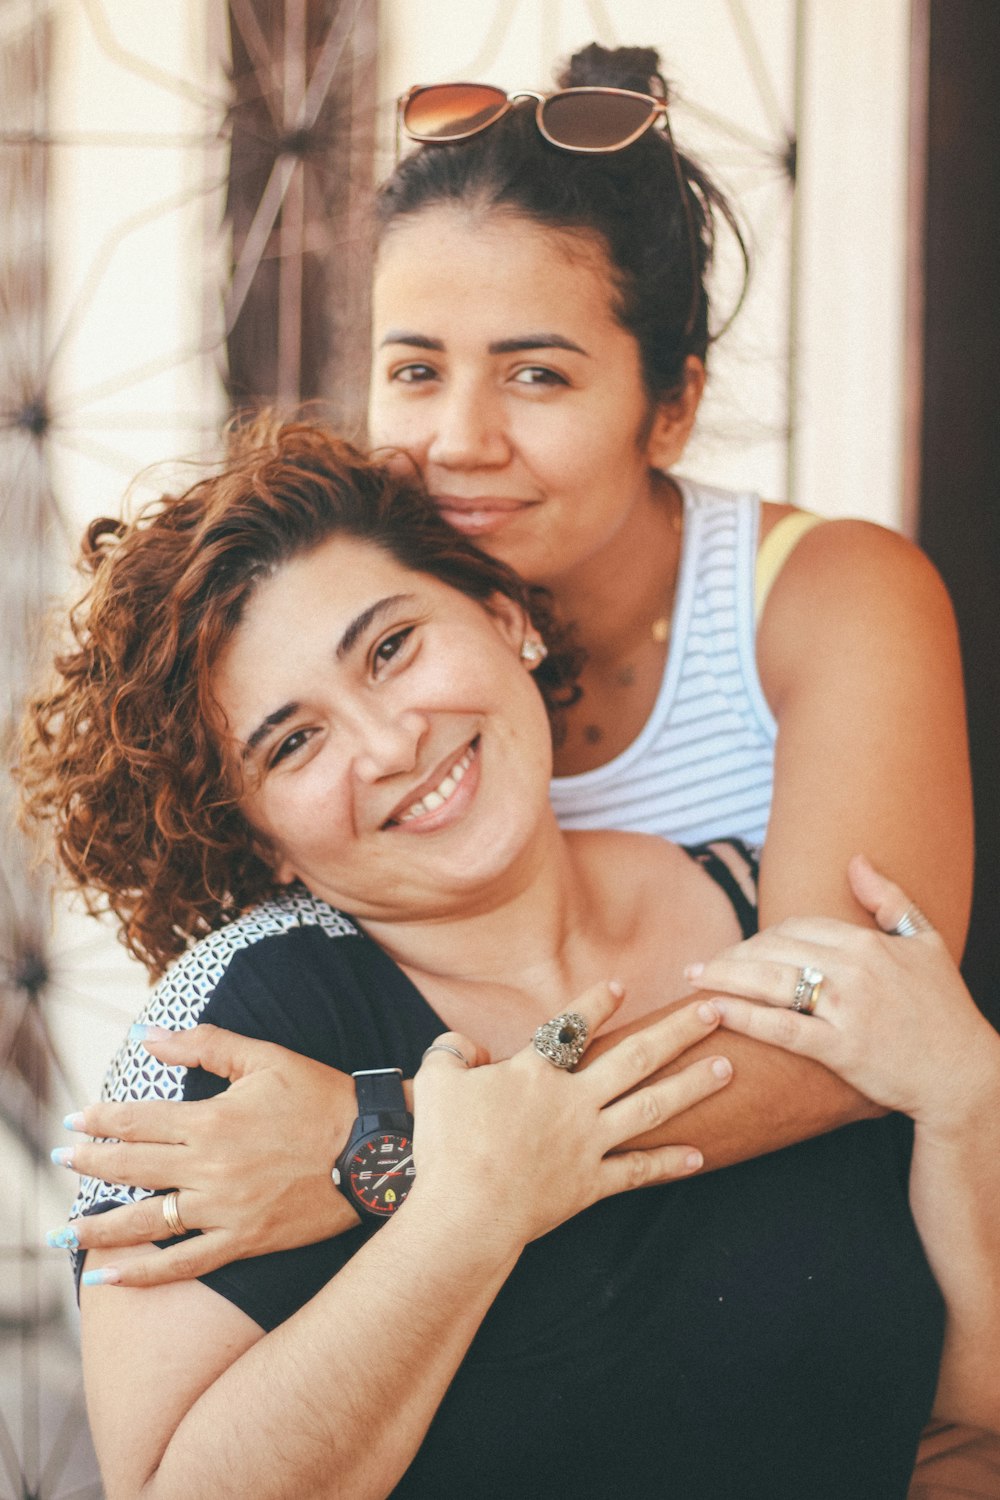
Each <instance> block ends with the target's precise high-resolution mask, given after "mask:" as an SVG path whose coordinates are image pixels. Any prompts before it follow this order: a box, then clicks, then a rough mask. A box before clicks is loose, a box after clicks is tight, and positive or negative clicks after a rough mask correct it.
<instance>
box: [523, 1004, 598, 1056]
mask: <svg viewBox="0 0 1000 1500" xmlns="http://www.w3.org/2000/svg"><path fill="white" fill-rule="evenodd" d="M587 1036H588V1026H587V1023H586V1021H585V1020H584V1019H583V1017H582V1016H581V1015H579V1014H578V1013H577V1012H576V1011H575V1010H568V1011H566V1013H565V1015H561V1016H553V1017H552V1020H551V1021H546V1022H545V1024H544V1025H542V1026H539V1028H538V1030H537V1031H536V1032H535V1035H534V1039H533V1040H534V1047H535V1051H536V1052H540V1053H541V1054H542V1056H543V1057H545V1058H548V1060H549V1062H550V1063H555V1065H556V1067H557V1068H575V1067H576V1065H577V1063H578V1062H579V1061H580V1058H581V1057H582V1056H583V1054H584V1051H585V1049H586V1046H587Z"/></svg>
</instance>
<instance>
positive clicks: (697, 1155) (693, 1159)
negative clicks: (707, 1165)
mask: <svg viewBox="0 0 1000 1500" xmlns="http://www.w3.org/2000/svg"><path fill="white" fill-rule="evenodd" d="M704 1162H705V1158H704V1157H703V1156H702V1154H701V1152H700V1151H689V1152H688V1154H687V1156H685V1158H684V1165H685V1167H686V1168H687V1170H688V1171H689V1172H697V1170H698V1168H699V1167H701V1166H703V1165H704Z"/></svg>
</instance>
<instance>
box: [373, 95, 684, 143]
mask: <svg viewBox="0 0 1000 1500" xmlns="http://www.w3.org/2000/svg"><path fill="white" fill-rule="evenodd" d="M521 99H534V101H535V123H536V125H537V126H538V129H539V131H540V132H541V134H542V135H543V136H544V137H545V139H546V140H547V141H548V142H549V144H550V145H552V146H559V147H560V148H561V149H562V150H563V151H581V152H590V151H621V150H623V149H624V147H626V146H630V145H631V144H632V142H633V141H635V140H638V138H639V136H641V135H642V134H643V132H644V131H646V130H648V129H649V127H650V126H651V125H653V124H655V123H656V122H657V121H662V128H663V129H664V130H665V131H666V133H667V134H668V135H669V133H670V125H669V123H668V120H667V106H666V101H665V100H663V99H657V98H654V96H653V95H652V94H638V93H634V92H633V91H632V90H631V89H612V88H598V87H590V86H585V87H582V88H571V89H558V90H557V91H556V92H555V93H554V94H538V93H536V92H535V91H534V90H533V89H518V90H517V91H516V92H515V93H512V94H508V93H507V92H506V91H505V90H504V89H500V88H496V87H494V85H493V84H489V83H428V84H417V86H416V87H415V88H412V89H409V90H408V91H407V92H406V93H405V94H403V95H402V97H401V98H400V99H399V101H398V104H399V123H400V125H401V126H402V128H403V130H404V131H405V132H406V134H407V135H408V136H409V137H410V139H411V140H414V141H423V142H433V141H442V142H448V141H464V140H467V139H468V138H469V136H470V135H477V134H478V132H479V131H480V130H486V129H487V128H488V127H489V126H490V125H495V124H496V123H497V121H498V120H501V119H503V117H504V115H506V114H508V113H509V111H510V110H511V109H513V107H514V105H515V104H516V103H517V102H518V101H519V100H521Z"/></svg>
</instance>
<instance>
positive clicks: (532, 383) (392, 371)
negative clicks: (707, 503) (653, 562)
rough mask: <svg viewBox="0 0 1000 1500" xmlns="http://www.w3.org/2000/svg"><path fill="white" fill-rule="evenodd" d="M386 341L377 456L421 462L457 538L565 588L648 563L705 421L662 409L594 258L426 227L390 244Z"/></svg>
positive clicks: (385, 255) (446, 224) (432, 211)
mask: <svg viewBox="0 0 1000 1500" xmlns="http://www.w3.org/2000/svg"><path fill="white" fill-rule="evenodd" d="M373 334H374V358H373V366H372V383H371V398H370V412H369V427H370V435H371V439H372V442H373V443H374V444H376V445H389V446H394V447H399V448H403V449H405V450H406V451H407V452H408V453H410V454H411V455H412V456H413V458H414V459H415V460H416V462H417V463H418V464H419V466H420V469H421V471H422V473H423V475H424V479H425V481H426V483H427V486H428V489H429V490H430V492H431V494H432V496H433V497H434V499H435V501H436V503H437V504H438V506H439V507H440V509H441V511H442V513H443V514H444V516H445V517H446V519H447V520H448V521H449V522H451V524H452V525H454V526H456V527H457V528H458V529H459V530H461V531H463V532H464V533H466V534H467V535H469V536H471V537H472V538H473V539H474V540H475V541H476V542H477V544H478V545H479V546H481V547H484V548H485V549H486V550H487V551H489V552H491V553H493V554H494V555H495V556H497V557H500V558H502V559H503V561H504V562H507V563H509V564H511V565H512V566H513V567H515V568H516V569H517V570H518V572H520V573H521V574H522V576H524V577H526V578H528V579H530V580H532V581H534V582H542V583H547V584H549V585H553V584H555V585H557V586H558V585H559V584H560V583H561V582H562V581H564V580H565V579H566V578H567V577H568V576H570V575H574V574H579V575H580V576H581V577H583V576H585V574H586V570H587V568H588V567H598V568H606V567H607V566H608V565H615V566H617V567H622V568H624V567H627V564H628V559H629V557H630V556H636V555H640V554H641V551H642V549H643V548H644V547H645V548H648V546H649V538H650V533H651V525H652V522H653V518H654V512H655V511H656V509H657V506H658V504H659V501H658V498H657V480H656V478H655V476H654V474H653V473H652V470H653V469H666V468H668V467H669V466H670V465H671V464H672V463H673V462H674V461H675V460H676V459H677V458H678V457H679V455H680V452H681V450H682V448H683V446H684V442H685V440H686V437H687V433H688V431H689V428H690V421H691V420H693V415H694V411H693V408H692V409H691V410H690V412H688V411H686V410H684V411H682V410H681V406H680V405H676V406H659V407H657V406H654V405H653V404H652V403H651V401H650V399H649V397H648V395H647V392H646V390H645V387H644V385H643V380H642V369H641V362H640V356H639V348H638V345H637V343H636V341H635V339H634V338H633V336H632V335H631V334H630V333H628V332H626V330H625V329H624V328H623V327H622V326H621V324H620V323H619V322H618V320H617V318H616V316H615V311H614V289H613V283H612V279H611V272H610V268H609V265H608V261H607V257H606V255H605V252H604V250H603V249H602V248H601V246H600V244H599V243H598V242H597V241H596V240H594V239H592V238H587V237H584V236H582V235H572V236H571V235H568V234H565V233H563V234H560V233H557V232H555V231H553V230H551V229H547V228H545V227H544V226H540V225H538V224H536V223H534V222H533V221H531V220H528V219H525V218H523V217H518V216H515V215H512V214H509V213H499V212H492V213H488V212H485V213H475V212H472V211H468V210H464V209H461V208H454V207H452V208H448V207H437V208H429V209H425V210H424V211H423V212H421V213H418V214H416V215H415V216H414V217H412V218H408V219H404V220H400V221H399V222H398V223H397V224H395V225H394V226H393V227H392V229H391V230H390V231H389V233H388V234H387V235H386V238H385V240H384V241H383V244H382V247H381V249H380V252H379V259H378V264H377V267H376V275H375V284H374V295H373ZM694 363H697V362H694ZM696 404H697V402H696V401H695V402H694V405H695V406H696ZM653 534H654V535H655V534H656V533H655V531H654V532H653Z"/></svg>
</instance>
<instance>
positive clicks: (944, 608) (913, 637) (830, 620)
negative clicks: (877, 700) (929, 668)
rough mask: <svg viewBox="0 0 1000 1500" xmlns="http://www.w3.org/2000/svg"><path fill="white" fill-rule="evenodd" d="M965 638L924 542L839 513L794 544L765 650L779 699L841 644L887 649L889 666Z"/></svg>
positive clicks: (772, 690) (761, 649)
mask: <svg viewBox="0 0 1000 1500" xmlns="http://www.w3.org/2000/svg"><path fill="white" fill-rule="evenodd" d="M774 509H779V510H784V511H785V512H786V513H787V512H788V510H789V508H788V507H774ZM776 519H780V517H777V518H776ZM772 524H774V523H773V522H772ZM956 643H957V630H956V626H955V619H954V611H953V609H952V606H951V601H950V599H949V597H948V593H947V590H946V589H945V586H944V584H943V582H942V581H941V578H940V575H939V574H938V572H937V570H936V568H935V567H934V565H933V564H932V563H931V561H930V560H929V558H928V557H927V556H926V555H925V554H924V553H923V552H922V551H921V550H920V548H919V547H917V546H915V545H914V543H913V542H910V541H908V540H907V538H906V537H903V536H901V535H900V534H899V533H898V532H895V531H890V530H889V529H888V528H886V527H884V526H879V525H876V524H875V523H874V522H872V521H860V520H835V521H826V522H824V523H823V524H822V525H820V526H814V527H813V528H812V530H810V531H808V532H806V533H805V535H804V536H803V537H802V538H801V539H800V540H799V542H798V543H797V545H796V546H795V547H794V548H793V550H792V552H791V554H790V556H789V557H788V559H787V561H786V562H785V564H784V566H783V567H782V569H781V571H780V573H779V574H778V577H777V579H776V580H775V583H774V586H773V588H772V589H771V592H770V595H769V596H768V600H767V604H766V606H765V609H764V614H763V617H762V619H761V623H760V629H759V632H758V651H757V654H758V663H759V666H760V671H761V679H762V681H763V684H764V690H765V693H766V694H767V696H768V699H769V700H770V701H771V702H772V705H774V704H775V703H780V700H781V697H782V696H783V694H784V692H785V691H787V690H788V689H789V688H790V687H792V686H794V683H795V681H796V679H797V677H798V676H799V674H800V673H803V672H808V673H810V674H815V672H816V670H817V667H819V668H820V669H822V666H823V664H824V663H830V659H831V657H832V656H833V655H834V654H837V655H840V656H841V659H842V661H846V660H850V659H851V658H852V657H853V656H854V655H855V654H858V655H860V654H861V653H862V652H863V653H866V654H867V655H868V656H869V658H871V657H872V656H873V654H874V653H875V652H877V653H880V654H881V657H882V660H883V661H884V662H885V664H886V665H887V666H889V665H890V664H893V663H894V662H895V661H896V659H897V658H898V656H899V655H900V654H901V653H902V652H903V651H904V650H909V651H913V652H915V651H920V652H934V651H940V650H942V649H945V650H946V651H947V654H948V657H949V660H954V661H957V648H956ZM925 665H926V661H925Z"/></svg>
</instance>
